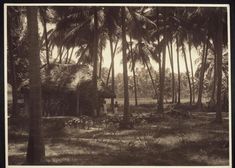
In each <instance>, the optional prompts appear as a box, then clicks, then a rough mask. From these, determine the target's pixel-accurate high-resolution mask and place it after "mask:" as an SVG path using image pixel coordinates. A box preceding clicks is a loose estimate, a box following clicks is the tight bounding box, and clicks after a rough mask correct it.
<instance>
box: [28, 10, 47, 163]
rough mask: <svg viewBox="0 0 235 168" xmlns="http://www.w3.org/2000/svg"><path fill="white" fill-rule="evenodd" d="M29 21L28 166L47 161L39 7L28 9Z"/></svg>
mask: <svg viewBox="0 0 235 168" xmlns="http://www.w3.org/2000/svg"><path fill="white" fill-rule="evenodd" d="M27 20H28V31H29V45H30V47H29V53H30V57H29V63H30V66H29V72H30V73H29V87H30V95H29V96H30V127H29V128H30V130H29V140H28V149H27V158H26V162H27V164H41V163H42V162H44V159H45V147H44V142H43V135H42V128H41V115H42V107H41V79H40V57H39V41H38V23H37V7H27Z"/></svg>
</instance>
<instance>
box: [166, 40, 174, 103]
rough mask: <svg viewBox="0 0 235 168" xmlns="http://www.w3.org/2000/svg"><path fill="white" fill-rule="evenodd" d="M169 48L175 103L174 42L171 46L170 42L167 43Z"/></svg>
mask: <svg viewBox="0 0 235 168" xmlns="http://www.w3.org/2000/svg"><path fill="white" fill-rule="evenodd" d="M167 48H168V53H169V60H170V64H171V74H172V75H171V81H172V103H174V100H175V76H174V65H173V56H172V44H171V48H170V46H169V44H167Z"/></svg>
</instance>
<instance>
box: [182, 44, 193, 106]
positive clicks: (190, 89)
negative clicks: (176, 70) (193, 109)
mask: <svg viewBox="0 0 235 168" xmlns="http://www.w3.org/2000/svg"><path fill="white" fill-rule="evenodd" d="M181 46H182V51H183V55H184V62H185V67H186V73H187V77H188V85H189V94H190V105H192V86H191V80H190V75H189V70H188V62H187V57H186V53H185V48H184V43H183V42H182V41H181Z"/></svg>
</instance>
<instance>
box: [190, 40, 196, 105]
mask: <svg viewBox="0 0 235 168" xmlns="http://www.w3.org/2000/svg"><path fill="white" fill-rule="evenodd" d="M191 48H192V45H191V42H189V44H188V50H189V58H190V65H191V73H192V85H193V88H192V94H193V103H195V86H194V73H193V61H192V52H191Z"/></svg>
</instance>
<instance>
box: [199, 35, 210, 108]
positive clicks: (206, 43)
mask: <svg viewBox="0 0 235 168" xmlns="http://www.w3.org/2000/svg"><path fill="white" fill-rule="evenodd" d="M207 52H208V39H207V38H206V39H205V42H204V45H203V54H202V63H201V64H202V67H201V73H200V79H199V90H198V100H197V105H198V106H199V107H200V108H201V107H202V92H203V80H204V74H205V67H206V60H207Z"/></svg>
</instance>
